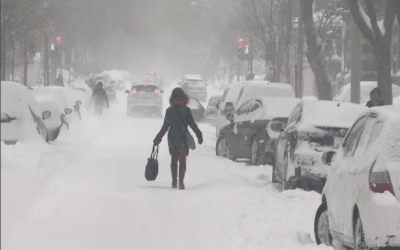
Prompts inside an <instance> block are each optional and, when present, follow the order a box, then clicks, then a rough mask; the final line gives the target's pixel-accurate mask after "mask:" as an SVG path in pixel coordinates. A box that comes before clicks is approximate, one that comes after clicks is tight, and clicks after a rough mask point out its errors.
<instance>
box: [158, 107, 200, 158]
mask: <svg viewBox="0 0 400 250" xmlns="http://www.w3.org/2000/svg"><path fill="white" fill-rule="evenodd" d="M182 125H183V127H184V128H186V129H187V127H188V126H190V128H191V129H192V130H193V131H194V133H195V134H196V137H197V138H198V140H200V141H201V142H202V141H203V135H202V133H201V131H200V129H199V128H198V127H197V124H196V123H195V122H194V119H193V116H192V111H191V110H190V108H189V107H187V106H186V102H184V103H181V104H180V105H179V104H178V105H177V106H175V105H174V106H172V107H169V108H168V109H167V111H166V113H165V118H164V124H163V126H162V128H161V130H160V132H159V133H158V135H157V136H156V138H155V139H154V142H155V143H156V144H158V143H160V142H161V139H162V138H163V136H164V135H165V133H166V132H167V131H168V130H169V132H168V147H169V153H170V155H171V156H180V155H186V156H187V155H189V147H188V146H187V145H186V137H185V133H184V130H183V128H182Z"/></svg>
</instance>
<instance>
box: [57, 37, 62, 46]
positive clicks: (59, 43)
mask: <svg viewBox="0 0 400 250" xmlns="http://www.w3.org/2000/svg"><path fill="white" fill-rule="evenodd" d="M56 43H57V44H58V45H61V44H62V40H61V37H59V36H58V37H57V38H56Z"/></svg>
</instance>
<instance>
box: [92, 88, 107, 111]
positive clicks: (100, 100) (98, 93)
mask: <svg viewBox="0 0 400 250" xmlns="http://www.w3.org/2000/svg"><path fill="white" fill-rule="evenodd" d="M93 100H94V105H95V106H97V107H104V104H106V105H107V107H109V106H110V104H109V102H108V96H107V92H106V91H105V90H104V89H103V88H96V89H95V90H94V91H93V94H92V98H91V100H90V101H91V102H92V101H93Z"/></svg>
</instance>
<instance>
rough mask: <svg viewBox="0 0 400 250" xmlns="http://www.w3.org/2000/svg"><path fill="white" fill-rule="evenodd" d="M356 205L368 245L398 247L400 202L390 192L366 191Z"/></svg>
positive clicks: (399, 245) (399, 242) (399, 243)
mask: <svg viewBox="0 0 400 250" xmlns="http://www.w3.org/2000/svg"><path fill="white" fill-rule="evenodd" d="M361 201H362V202H361V203H360V204H359V206H358V209H359V212H360V216H361V221H362V224H363V229H364V233H365V240H366V243H367V245H368V247H371V248H374V247H398V248H400V203H399V202H398V201H397V199H396V198H395V197H394V196H393V195H392V194H390V193H387V192H386V193H383V194H379V193H372V192H370V191H369V190H368V193H367V194H366V195H364V196H363V197H362V198H361Z"/></svg>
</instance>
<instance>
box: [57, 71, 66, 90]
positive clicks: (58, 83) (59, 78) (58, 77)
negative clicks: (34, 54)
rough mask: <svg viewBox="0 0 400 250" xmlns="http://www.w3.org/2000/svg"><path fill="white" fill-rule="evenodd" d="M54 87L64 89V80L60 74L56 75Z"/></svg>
mask: <svg viewBox="0 0 400 250" xmlns="http://www.w3.org/2000/svg"><path fill="white" fill-rule="evenodd" d="M56 86H60V87H65V86H64V78H63V76H62V74H61V73H60V74H58V76H57V79H56Z"/></svg>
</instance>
